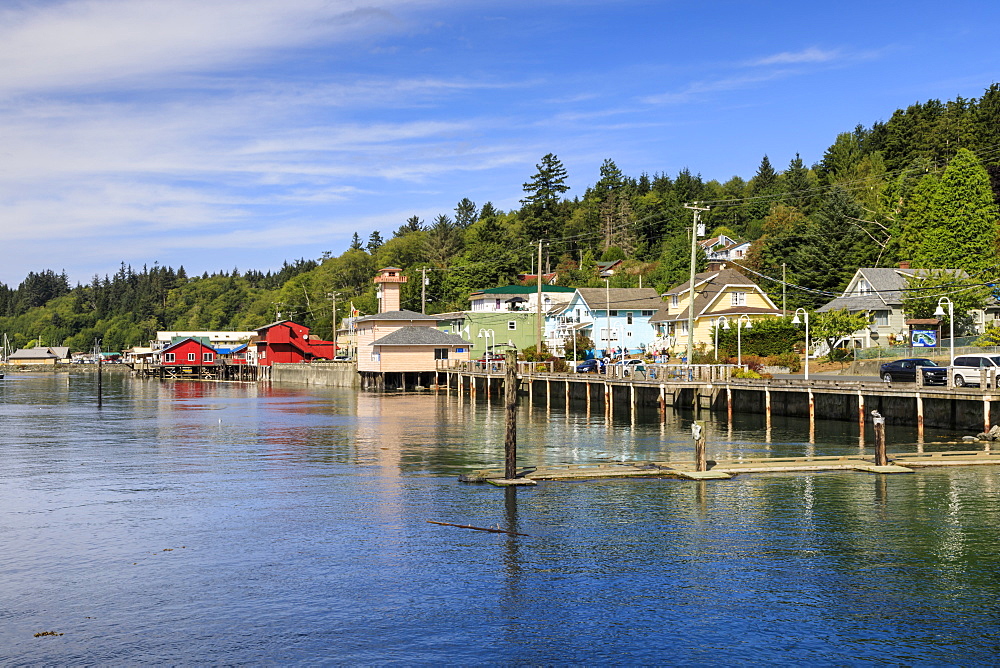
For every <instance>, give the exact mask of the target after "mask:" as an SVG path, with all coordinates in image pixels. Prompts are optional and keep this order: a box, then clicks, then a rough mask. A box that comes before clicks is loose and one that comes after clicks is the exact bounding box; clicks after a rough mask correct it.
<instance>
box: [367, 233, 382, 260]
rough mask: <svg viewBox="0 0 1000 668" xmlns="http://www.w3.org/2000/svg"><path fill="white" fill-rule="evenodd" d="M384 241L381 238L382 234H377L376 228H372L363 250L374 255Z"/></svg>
mask: <svg viewBox="0 0 1000 668" xmlns="http://www.w3.org/2000/svg"><path fill="white" fill-rule="evenodd" d="M384 243H385V241H383V240H382V235H381V234H379V232H378V230H373V231H372V233H371V234H369V235H368V243H367V244H365V250H366V251H368V254H369V255H375V253H377V252H378V249H379V248H381V247H382V244H384Z"/></svg>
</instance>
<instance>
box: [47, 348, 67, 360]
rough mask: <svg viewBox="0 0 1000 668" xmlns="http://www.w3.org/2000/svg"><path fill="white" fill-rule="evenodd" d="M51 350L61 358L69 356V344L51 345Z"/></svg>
mask: <svg viewBox="0 0 1000 668" xmlns="http://www.w3.org/2000/svg"><path fill="white" fill-rule="evenodd" d="M49 350H51V351H52V352H53V353H55V354H56V355H58V356H59V359H66V358H67V357H69V346H49Z"/></svg>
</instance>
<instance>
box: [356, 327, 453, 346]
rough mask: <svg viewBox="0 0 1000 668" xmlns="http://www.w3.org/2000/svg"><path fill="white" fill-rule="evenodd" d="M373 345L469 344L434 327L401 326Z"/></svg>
mask: <svg viewBox="0 0 1000 668" xmlns="http://www.w3.org/2000/svg"><path fill="white" fill-rule="evenodd" d="M372 345H373V346H471V345H472V344H471V343H469V342H468V341H466V340H465V339H463V338H462V337H461V336H458V335H457V334H445V333H444V332H442V331H441V330H440V329H435V328H434V327H413V326H411V327H403V328H401V329H397V330H396V331H395V332H391V333H389V334H386V335H385V336H383V337H382V338H381V339H378V340H377V341H375V342H374V343H372Z"/></svg>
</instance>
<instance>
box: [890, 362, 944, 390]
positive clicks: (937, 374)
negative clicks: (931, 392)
mask: <svg viewBox="0 0 1000 668" xmlns="http://www.w3.org/2000/svg"><path fill="white" fill-rule="evenodd" d="M918 366H921V367H924V369H923V373H924V385H947V384H948V369H946V368H945V367H943V366H938V365H937V364H935V363H934V362H932V361H931V360H929V359H926V358H923V357H911V358H909V359H905V360H895V361H893V362H886V363H885V364H883V365H882V366H881V367H879V370H878V375H879V376H880V377H881V378H882V380H884V381H885V382H886V383H896V382H899V383H915V382H917V367H918Z"/></svg>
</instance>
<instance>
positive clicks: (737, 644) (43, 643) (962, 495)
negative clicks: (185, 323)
mask: <svg viewBox="0 0 1000 668" xmlns="http://www.w3.org/2000/svg"><path fill="white" fill-rule="evenodd" d="M95 390H96V384H95V378H94V377H93V376H92V375H86V374H72V375H71V374H22V375H17V374H14V375H8V376H7V378H6V379H5V380H2V381H0V458H2V466H0V662H2V663H4V664H15V665H17V664H105V665H106V664H136V663H153V662H157V663H167V664H248V663H249V664H275V663H281V664H285V663H300V664H335V663H353V664H357V663H382V664H384V663H401V664H414V663H422V664H428V663H448V664H463V663H464V664H468V663H495V664H517V663H526V664H571V663H589V664H595V663H615V664H663V663H670V664H685V663H690V664H733V663H764V664H768V663H811V664H812V663H824V664H838V665H843V664H866V663H883V662H888V663H894V664H907V665H913V664H926V665H931V664H934V665H940V664H956V665H975V664H982V663H997V661H998V659H997V657H998V656H1000V634H998V628H1000V623H998V622H1000V597H998V595H1000V568H998V566H1000V563H998V562H1000V559H998V555H997V544H998V539H1000V510H998V509H1000V498H998V496H1000V470H997V469H994V468H992V467H958V468H952V469H938V470H924V471H920V472H918V473H916V474H913V475H900V476H893V477H876V476H870V475H867V474H862V473H821V474H770V475H763V474H761V475H742V476H738V477H736V478H734V479H732V480H729V481H712V482H709V483H692V482H680V481H675V480H655V479H651V480H626V481H590V482H549V483H542V484H539V485H538V486H537V487H534V488H522V489H517V490H516V491H515V490H507V491H505V490H500V489H497V488H494V487H491V486H488V485H466V484H462V483H459V482H457V476H458V474H460V473H463V472H467V471H469V470H471V469H475V468H479V467H485V466H491V467H495V466H498V465H499V463H500V462H502V443H503V413H502V410H501V409H500V407H499V406H492V407H491V406H488V405H487V404H486V403H484V402H479V403H476V404H471V405H470V403H469V401H468V398H465V399H464V400H463V399H462V398H459V397H456V396H455V395H450V396H449V395H446V394H440V395H434V394H421V395H414V394H410V395H387V396H379V395H374V394H358V393H355V392H350V391H344V390H324V389H319V390H317V389H304V388H303V389H300V388H294V387H287V386H283V387H278V386H273V387H266V386H260V387H258V386H256V385H240V384H216V383H196V382H162V383H161V382H158V381H142V380H134V379H131V378H128V377H125V376H106V377H105V381H104V398H103V404H102V406H101V407H100V409H98V407H97V404H96V400H95ZM689 420H690V416H674V415H672V414H671V415H670V416H669V417H668V420H667V421H666V422H665V423H661V422H660V421H659V420H658V418H657V416H656V414H655V413H654V414H651V415H640V416H637V417H636V418H635V419H634V421H633V419H632V418H631V417H630V416H628V415H625V416H622V417H621V418H619V417H618V416H616V421H614V422H613V423H611V424H608V423H607V422H606V421H605V418H604V415H603V413H601V414H597V415H591V416H587V415H585V414H581V413H575V412H574V413H570V414H568V415H567V414H566V413H565V411H562V410H557V409H552V410H551V411H547V410H546V409H545V406H544V403H543V404H541V405H538V404H537V403H536V405H535V406H534V407H532V408H531V410H528V409H527V408H523V409H522V413H521V416H520V423H519V445H520V448H519V454H520V461H521V462H522V463H525V464H529V463H547V464H558V463H565V464H570V463H597V462H609V461H616V460H637V459H638V460H647V459H661V460H662V459H670V458H675V459H679V458H685V457H687V458H690V456H691V442H690V435H689V430H688V427H689V424H690V423H689ZM764 427H765V425H764V424H763V421H762V418H760V417H759V416H737V417H736V421H735V424H733V425H731V426H730V425H728V424H726V423H725V421H724V416H721V421H720V417H719V416H717V417H716V418H714V420H713V419H712V418H709V453H710V455H715V456H721V455H728V456H731V455H734V454H740V453H742V454H745V455H754V456H762V455H772V456H796V455H805V454H820V455H822V454H852V453H858V452H861V451H864V450H862V448H863V447H864V446H863V445H861V444H860V443H859V434H858V432H857V427H856V426H853V425H849V424H844V423H825V424H824V423H821V424H820V425H818V427H817V432H816V438H815V443H809V442H808V424H807V423H804V422H802V421H798V420H785V421H776V422H775V423H774V424H773V425H772V429H771V430H770V432H767V431H765V429H764ZM951 438H953V435H952V434H943V433H941V434H934V433H929V434H928V435H927V442H926V443H924V444H922V445H921V446H917V445H916V444H915V440H916V436H915V434H914V433H910V432H908V431H907V430H905V429H903V428H892V429H891V432H890V449H891V450H894V451H896V452H899V451H911V450H913V449H915V448H917V447H923V448H925V449H927V450H933V449H942V448H949V447H951V448H953V447H955V446H949V445H944V444H941V441H945V440H950V439H951ZM869 443H870V439H869ZM867 452H870V450H867ZM427 520H436V521H444V522H453V523H459V524H472V525H476V526H485V527H488V526H496V525H499V526H503V527H509V528H513V529H516V530H517V531H520V532H522V533H525V534H529V535H528V536H527V537H512V536H507V535H502V534H492V533H486V532H479V531H470V530H466V529H459V528H451V527H444V526H438V525H433V524H429V523H428V522H427ZM45 631H52V632H55V633H59V634H61V635H56V636H40V637H35V634H36V633H41V632H45Z"/></svg>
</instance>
